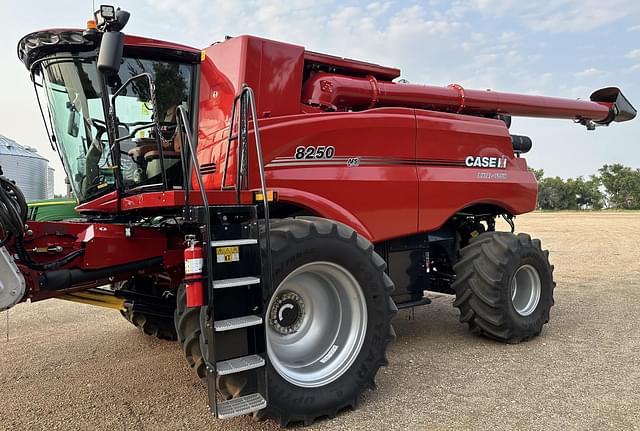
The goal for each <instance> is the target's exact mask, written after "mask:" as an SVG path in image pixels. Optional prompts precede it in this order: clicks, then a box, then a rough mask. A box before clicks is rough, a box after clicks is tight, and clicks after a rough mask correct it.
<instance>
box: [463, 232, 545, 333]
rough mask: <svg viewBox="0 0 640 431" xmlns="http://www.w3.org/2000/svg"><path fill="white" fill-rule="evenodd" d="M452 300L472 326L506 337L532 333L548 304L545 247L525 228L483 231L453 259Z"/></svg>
mask: <svg viewBox="0 0 640 431" xmlns="http://www.w3.org/2000/svg"><path fill="white" fill-rule="evenodd" d="M454 270H455V273H456V281H455V282H454V283H453V285H452V287H453V289H454V290H455V292H456V300H455V302H454V306H456V307H458V308H459V309H460V321H461V322H462V323H467V324H468V325H469V328H470V329H471V331H472V332H474V333H476V334H480V335H483V336H486V337H489V338H492V339H495V340H498V341H502V342H506V343H519V342H521V341H526V340H529V339H531V338H533V337H536V336H537V335H539V334H540V332H541V331H542V327H543V326H544V324H545V323H547V322H548V321H549V311H550V309H551V306H553V289H554V287H555V285H556V284H555V282H554V281H553V266H552V265H551V264H550V263H549V252H548V251H546V250H542V248H541V244H540V241H539V240H537V239H531V237H530V236H529V235H527V234H523V233H521V234H518V235H514V234H512V233H507V232H485V233H483V234H480V235H478V236H477V237H476V238H474V239H472V240H471V242H470V243H469V245H468V246H466V247H464V248H463V249H462V250H461V251H460V260H459V261H458V263H456V264H455V265H454Z"/></svg>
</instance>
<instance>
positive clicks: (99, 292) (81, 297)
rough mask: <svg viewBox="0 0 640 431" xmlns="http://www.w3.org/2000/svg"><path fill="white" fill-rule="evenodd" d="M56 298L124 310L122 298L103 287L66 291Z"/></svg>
mask: <svg viewBox="0 0 640 431" xmlns="http://www.w3.org/2000/svg"><path fill="white" fill-rule="evenodd" d="M57 298H58V299H64V300H65V301H72V302H78V303H80V304H87V305H93V306H96V307H104V308H111V309H113V310H120V311H125V310H126V307H125V305H124V299H122V298H118V297H117V296H115V295H114V294H113V293H112V292H110V291H108V290H103V289H89V290H83V291H80V292H73V293H66V294H64V295H62V296H58V297H57Z"/></svg>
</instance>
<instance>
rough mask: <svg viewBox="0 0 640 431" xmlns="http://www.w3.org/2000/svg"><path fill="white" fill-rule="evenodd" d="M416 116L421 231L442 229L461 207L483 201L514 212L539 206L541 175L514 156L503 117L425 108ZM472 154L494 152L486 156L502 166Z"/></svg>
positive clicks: (526, 210) (530, 209)
mask: <svg viewBox="0 0 640 431" xmlns="http://www.w3.org/2000/svg"><path fill="white" fill-rule="evenodd" d="M416 120H417V137H416V160H417V169H418V178H419V184H420V186H419V188H420V191H419V196H420V198H419V207H420V214H419V226H418V228H419V230H420V231H422V232H428V231H433V230H435V229H438V228H439V227H440V226H442V224H443V223H444V222H445V221H446V220H447V219H448V218H450V217H451V216H452V215H453V214H454V213H455V212H456V211H458V210H460V209H462V208H464V207H467V206H470V205H473V204H478V203H485V204H494V205H498V206H500V207H503V208H505V209H506V210H508V211H509V212H511V213H512V214H522V213H525V212H529V211H532V210H533V209H535V203H536V194H537V183H536V180H535V177H534V176H533V174H531V173H529V172H528V171H527V166H526V162H525V160H524V159H519V158H516V157H515V156H514V154H513V149H512V144H511V138H510V135H509V131H508V130H507V128H506V126H505V124H504V123H503V122H502V121H499V120H493V119H486V118H480V117H471V116H464V115H455V114H445V113H436V112H429V111H419V110H418V111H416ZM469 157H473V158H474V159H473V161H476V160H477V158H480V161H477V162H476V163H477V164H482V163H483V161H484V160H483V159H482V158H485V157H486V158H494V159H493V160H491V159H486V160H487V161H488V162H491V163H492V164H495V165H496V166H495V167H482V166H467V163H468V164H473V161H471V160H470V159H468V158H469ZM486 164H488V163H486ZM504 164H506V167H502V166H503V165H504ZM498 166H500V167H498Z"/></svg>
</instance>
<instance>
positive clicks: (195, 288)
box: [184, 235, 204, 307]
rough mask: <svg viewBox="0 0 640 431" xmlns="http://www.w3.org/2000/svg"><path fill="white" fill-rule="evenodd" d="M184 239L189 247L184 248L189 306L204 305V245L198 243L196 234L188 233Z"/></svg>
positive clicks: (185, 279) (185, 281)
mask: <svg viewBox="0 0 640 431" xmlns="http://www.w3.org/2000/svg"><path fill="white" fill-rule="evenodd" d="M184 239H185V243H186V244H187V248H185V249H184V283H185V285H186V291H187V307H202V306H203V305H204V284H203V282H202V268H203V265H204V259H203V257H202V247H201V246H200V245H198V242H197V241H196V236H195V235H186V236H185V237H184Z"/></svg>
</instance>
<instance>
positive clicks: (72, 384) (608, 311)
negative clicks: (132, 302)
mask: <svg viewBox="0 0 640 431" xmlns="http://www.w3.org/2000/svg"><path fill="white" fill-rule="evenodd" d="M517 228H518V231H523V232H530V233H532V234H533V235H534V236H536V237H539V238H541V239H542V242H543V246H545V247H546V248H548V249H549V250H550V251H551V259H552V263H554V264H555V266H556V273H555V274H556V280H557V282H558V287H557V289H556V295H555V297H556V305H555V307H554V308H553V309H552V314H551V322H550V323H549V325H547V326H546V329H545V330H544V331H543V334H542V336H541V337H539V338H537V339H535V340H533V341H530V342H527V343H523V344H519V345H503V344H499V343H496V342H492V341H487V340H484V339H481V338H478V337H475V336H473V335H471V334H469V332H468V331H467V330H466V328H465V327H463V326H462V325H460V324H459V323H458V312H457V310H455V309H454V308H453V307H452V305H451V303H452V298H451V297H448V296H444V295H438V296H434V302H433V304H432V305H430V306H426V307H422V308H419V309H416V310H415V317H414V318H413V319H409V317H410V316H411V313H410V312H409V311H403V312H401V313H400V314H399V315H398V317H397V319H396V320H395V322H394V325H395V328H396V332H397V334H398V339H397V341H396V343H395V344H394V345H392V347H391V349H390V352H389V359H390V361H391V365H390V366H389V367H388V368H386V369H383V370H382V371H381V372H380V373H379V374H378V379H377V383H378V389H377V390H376V391H367V392H366V393H365V395H364V397H363V399H362V402H361V405H360V408H359V409H358V410H356V411H352V412H344V413H342V414H341V415H339V416H338V417H337V418H336V419H334V420H324V421H321V422H319V423H317V424H315V425H314V426H313V427H311V428H310V429H317V430H320V429H322V430H333V429H335V430H347V429H348V430H360V429H362V430H365V429H366V430H385V431H386V430H395V429H399V430H413V429H451V428H453V429H563V430H564V429H616V430H617V429H637V427H638V426H640V323H639V320H638V313H639V312H640V245H639V244H640V213H606V214H598V213H595V214H577V213H562V214H545V213H536V214H530V215H526V216H523V217H519V218H518V219H517ZM5 314H6V313H2V314H0V333H1V334H0V335H1V338H0V388H1V389H0V412H2V413H1V414H0V428H3V429H91V430H94V429H99V430H103V429H104V430H114V429H136V430H143V429H144V430H146V429H148V430H158V429H215V430H258V429H266V430H271V429H277V428H278V427H277V426H276V424H274V423H272V422H263V423H256V422H254V421H253V420H251V419H250V418H247V417H243V418H236V419H234V420H230V421H216V420H213V419H212V418H211V417H210V416H209V415H208V413H207V407H206V393H205V390H204V389H203V388H202V387H201V386H200V384H199V382H198V381H197V380H196V379H195V378H194V377H193V376H192V374H191V371H190V370H189V369H188V368H187V367H186V365H185V362H184V359H183V357H182V352H181V351H180V349H179V348H178V347H177V345H176V344H175V343H169V342H160V341H156V340H154V339H152V338H149V337H145V336H143V335H142V334H140V333H139V332H138V331H137V330H136V329H135V328H133V327H132V326H131V325H130V324H129V323H128V322H126V321H125V320H124V319H122V318H121V317H120V316H119V315H118V313H117V312H113V311H110V310H103V309H98V308H93V307H90V306H85V305H80V304H73V303H68V302H64V301H58V300H51V301H45V302H42V303H36V304H21V305H20V306H18V307H16V308H14V309H12V310H11V311H10V332H9V341H8V342H7V341H6V339H5V330H4V325H5V320H6V317H5Z"/></svg>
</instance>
